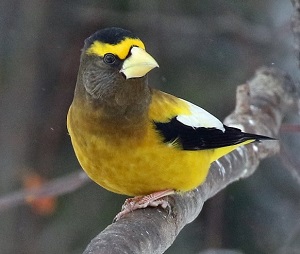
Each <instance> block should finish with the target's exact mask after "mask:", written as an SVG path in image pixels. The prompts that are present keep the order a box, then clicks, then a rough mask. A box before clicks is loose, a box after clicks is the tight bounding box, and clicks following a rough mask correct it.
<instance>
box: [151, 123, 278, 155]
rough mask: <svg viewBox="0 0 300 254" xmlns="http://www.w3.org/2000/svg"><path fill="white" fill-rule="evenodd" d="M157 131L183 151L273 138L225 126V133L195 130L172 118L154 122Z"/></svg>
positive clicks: (167, 141) (214, 129) (166, 140)
mask: <svg viewBox="0 0 300 254" xmlns="http://www.w3.org/2000/svg"><path fill="white" fill-rule="evenodd" d="M154 124H155V126H156V129H157V130H158V131H159V132H160V134H161V135H162V136H163V137H164V142H166V143H171V142H176V143H177V144H179V145H180V146H181V148H182V149H183V150H204V149H214V148H218V147H224V146H231V145H235V144H239V143H242V142H244V141H247V140H256V141H259V140H263V139H269V140H273V138H270V137H266V136H261V135H256V134H251V133H245V132H242V131H241V130H240V129H237V128H233V127H228V126H225V125H224V128H225V131H224V132H223V131H222V130H219V129H217V128H204V127H200V128H193V127H191V126H187V125H185V124H183V123H181V122H180V121H178V120H177V119H176V117H174V118H172V119H171V121H170V122H167V123H158V122H154Z"/></svg>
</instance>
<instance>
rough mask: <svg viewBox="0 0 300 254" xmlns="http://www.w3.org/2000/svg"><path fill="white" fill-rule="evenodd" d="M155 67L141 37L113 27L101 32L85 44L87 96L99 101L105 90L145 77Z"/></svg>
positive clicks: (83, 65) (84, 76) (83, 66)
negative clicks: (92, 96) (117, 84)
mask: <svg viewBox="0 0 300 254" xmlns="http://www.w3.org/2000/svg"><path fill="white" fill-rule="evenodd" d="M155 67H158V64H157V62H156V61H155V60H154V58H153V57H152V56H151V55H149V54H148V53H147V52H146V50H145V46H144V43H143V42H142V41H141V40H140V39H139V38H138V37H136V36H135V35H134V34H133V33H132V32H130V31H128V30H124V29H121V28H115V27H112V28H105V29H102V30H99V31H97V32H96V33H94V34H93V35H91V36H90V37H88V38H87V39H86V40H85V44H84V48H83V50H82V55H81V70H80V71H81V73H82V75H83V76H82V81H83V83H84V86H85V88H86V90H87V92H88V93H90V94H92V95H96V97H98V96H99V94H98V93H99V91H101V90H102V88H105V87H107V86H110V85H111V84H115V83H120V82H122V83H124V81H126V80H130V79H137V78H142V77H145V76H146V74H147V73H148V72H149V71H150V70H152V69H153V68H155ZM97 94H98V95H97Z"/></svg>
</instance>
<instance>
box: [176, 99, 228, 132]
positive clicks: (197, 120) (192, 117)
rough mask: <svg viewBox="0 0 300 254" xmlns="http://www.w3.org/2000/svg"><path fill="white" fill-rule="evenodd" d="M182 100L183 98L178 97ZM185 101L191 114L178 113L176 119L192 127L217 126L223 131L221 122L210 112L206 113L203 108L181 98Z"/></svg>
mask: <svg viewBox="0 0 300 254" xmlns="http://www.w3.org/2000/svg"><path fill="white" fill-rule="evenodd" d="M180 100H183V99H180ZM183 101H184V102H185V103H187V104H188V106H189V107H190V111H191V114H189V115H178V116H177V117H176V119H177V120H178V121H179V122H181V123H183V124H185V125H187V126H191V127H193V128H199V127H205V128H217V129H219V130H221V131H223V132H224V131H225V129H224V126H223V123H222V122H221V121H220V120H219V119H218V118H216V117H215V116H213V115H212V114H210V113H208V112H207V111H206V110H204V109H203V108H200V107H198V106H196V105H194V104H193V103H190V102H188V101H186V100H183Z"/></svg>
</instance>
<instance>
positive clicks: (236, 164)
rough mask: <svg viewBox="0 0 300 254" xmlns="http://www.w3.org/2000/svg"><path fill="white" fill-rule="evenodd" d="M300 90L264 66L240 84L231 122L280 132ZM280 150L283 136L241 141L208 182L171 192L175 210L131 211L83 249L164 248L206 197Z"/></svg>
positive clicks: (98, 252)
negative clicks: (241, 144)
mask: <svg viewBox="0 0 300 254" xmlns="http://www.w3.org/2000/svg"><path fill="white" fill-rule="evenodd" d="M298 100H299V98H298V92H297V89H296V86H295V85H294V83H293V82H292V80H291V79H290V78H289V76H287V75H286V74H285V73H282V72H281V71H279V70H278V69H275V68H266V67H264V68H261V69H259V70H258V71H257V72H256V74H255V76H254V78H253V79H252V80H250V81H249V82H248V84H246V85H242V86H240V87H239V88H238V89H237V107H236V109H235V111H234V112H233V113H232V114H231V115H230V116H228V117H227V119H226V120H225V123H226V124H227V125H235V126H238V127H239V128H242V129H244V130H245V131H249V132H253V133H259V134H264V135H269V136H277V134H278V131H279V129H280V126H281V122H282V119H283V117H284V115H285V112H286V111H287V110H288V109H289V110H290V109H291V108H293V107H294V108H296V105H297V103H298ZM278 150H279V144H278V141H265V142H261V143H254V144H252V145H248V146H244V147H240V148H238V149H237V150H235V151H234V152H232V153H231V154H229V155H227V156H225V157H223V158H221V159H220V160H218V161H217V162H215V163H213V165H212V166H211V169H210V172H209V174H208V177H207V179H206V181H205V182H204V184H202V185H201V186H199V187H198V188H197V189H195V190H193V191H190V192H187V193H184V194H176V195H173V196H171V197H169V201H170V204H171V210H170V211H169V214H168V211H165V210H163V209H161V208H147V209H141V210H137V211H134V212H132V213H131V214H129V215H128V216H126V217H124V218H122V219H121V220H119V221H117V222H116V223H113V224H111V225H109V226H108V227H107V228H106V229H104V230H103V231H102V232H101V233H100V234H98V235H97V236H96V237H95V238H94V239H93V240H92V241H91V243H90V244H89V245H88V246H87V248H86V250H85V251H84V254H102V253H105V254H108V253H109V254H117V253H118V254H120V253H121V254H127V253H128V254H129V253H130V254H134V253H156V254H158V253H163V252H164V251H165V250H166V249H167V248H168V247H169V246H170V245H171V244H172V243H173V241H174V240H175V238H176V236H177V235H178V233H179V232H180V230H181V229H182V228H183V227H184V226H185V225H186V224H188V223H190V222H192V221H193V220H194V219H195V218H196V217H197V216H198V214H199V213H200V211H201V209H202V206H203V204H204V202H205V201H206V200H207V199H209V198H210V197H212V196H214V195H215V194H216V193H217V192H219V191H221V190H222V189H224V188H225V187H226V186H227V185H229V184H230V183H232V182H235V181H237V180H239V179H240V178H244V177H248V176H249V175H251V174H252V173H254V171H255V170H256V168H257V166H258V164H259V161H260V160H261V159H263V158H265V157H267V156H270V155H273V154H275V153H276V152H278Z"/></svg>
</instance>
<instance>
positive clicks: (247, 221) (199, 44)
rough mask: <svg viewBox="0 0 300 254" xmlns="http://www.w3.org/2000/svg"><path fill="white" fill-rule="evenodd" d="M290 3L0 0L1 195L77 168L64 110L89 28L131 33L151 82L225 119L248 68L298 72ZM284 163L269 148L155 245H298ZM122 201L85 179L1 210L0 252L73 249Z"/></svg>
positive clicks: (288, 140) (293, 156)
mask: <svg viewBox="0 0 300 254" xmlns="http://www.w3.org/2000/svg"><path fill="white" fill-rule="evenodd" d="M292 11H293V9H292V4H291V3H290V1H282V0H265V1H260V0H251V1H250V0H244V1H235V0H202V1H180V0H172V1H159V0H151V1H125V0H119V1H114V0H102V1H95V0H94V1H92V0H86V1H79V0H72V1H70V0H69V1H61V0H60V1H59V0H52V1H46V0H28V1H24V0H23V1H22V0H9V1H8V0H1V2H0V198H1V196H4V195H8V194H9V193H11V192H13V191H16V190H20V189H23V188H24V189H28V188H31V187H33V186H39V185H41V184H43V183H44V182H47V181H48V180H51V179H57V178H60V177H62V176H65V175H68V174H70V173H72V172H76V171H78V170H79V169H80V166H79V164H78V162H77V160H76V158H75V155H74V152H73V149H72V146H71V143H70V138H69V136H68V133H67V129H66V114H67V110H68V107H69V105H70V103H71V101H72V96H73V90H74V86H75V83H76V75H77V71H78V65H79V57H80V49H81V48H82V46H83V40H84V39H85V38H86V37H88V36H89V35H90V34H92V33H93V32H95V31H96V30H98V29H100V28H105V27H109V26H120V27H123V28H126V29H129V30H132V31H134V33H135V34H136V35H138V36H139V37H140V38H141V39H142V40H143V41H144V42H145V44H146V48H147V51H148V52H149V53H150V54H151V55H152V56H154V58H155V59H156V60H157V61H158V63H159V65H160V68H159V69H155V70H153V71H152V72H151V74H150V77H149V78H150V84H151V85H152V86H154V87H156V88H159V89H162V90H164V91H166V92H169V93H172V94H175V95H177V96H179V97H182V98H185V99H187V100H189V101H191V102H193V103H195V104H198V105H201V106H202V107H203V108H205V109H207V110H208V111H210V112H211V113H213V114H214V115H216V116H217V117H218V118H220V119H224V117H225V116H226V115H228V114H229V113H230V112H231V111H232V110H233V108H234V105H235V89H236V86H237V85H239V84H242V83H244V82H246V81H247V79H250V78H251V76H252V75H253V74H254V72H255V70H256V69H257V68H258V67H260V66H262V65H267V66H275V67H279V68H282V69H283V70H285V71H288V72H289V73H290V74H291V75H292V76H293V77H294V79H297V77H299V72H298V67H297V60H296V54H295V52H294V48H293V36H292V33H291V31H290V17H291V15H292ZM289 121H291V122H294V123H296V122H298V123H299V118H298V117H295V116H290V117H289ZM297 135H298V136H299V134H297V133H282V135H281V142H282V144H284V146H285V147H286V148H288V150H287V153H288V155H289V156H290V157H289V158H290V159H289V161H290V162H292V164H293V163H295V165H296V167H298V168H299V163H300V161H299V158H298V157H299V156H298V154H297V151H299V148H300V147H299V146H300V145H299V144H300V142H299V137H297ZM293 151H294V152H293ZM297 159H298V161H297ZM287 164H288V163H286V161H284V160H282V158H280V156H275V157H273V158H270V159H267V160H265V161H264V162H263V163H262V164H261V166H260V169H259V170H257V171H256V173H255V174H254V175H253V176H251V177H250V178H247V179H245V180H242V181H240V182H237V183H234V184H232V185H231V186H229V187H228V188H227V189H226V190H224V191H222V192H221V193H219V194H218V195H216V196H215V197H214V198H212V199H211V200H209V201H208V202H207V203H206V204H205V206H204V209H203V211H202V213H201V215H200V216H199V217H198V218H197V219H196V220H195V221H194V222H193V223H191V224H190V225H188V226H187V227H185V228H184V229H183V231H182V232H181V234H180V236H179V237H178V239H177V240H176V241H175V243H174V245H173V246H172V247H171V248H170V249H169V250H168V251H167V252H166V253H168V254H171V253H174V254H179V253H183V254H192V253H200V252H201V251H205V250H207V249H211V248H213V249H231V250H237V251H238V252H237V253H250V254H251V253H256V254H260V253H261V254H265V253H278V254H279V253H282V254H283V253H300V212H299V211H300V202H299V200H300V188H299V181H298V182H297V180H296V179H295V178H294V177H293V176H292V174H290V173H289V170H287V168H288V167H291V165H287ZM297 165H298V166H297ZM124 199H125V197H124V196H120V195H116V194H113V193H110V192H108V191H106V190H104V189H102V188H101V187H99V186H97V185H96V184H94V183H92V182H89V183H87V184H85V185H84V186H83V187H82V188H80V189H77V190H76V191H74V192H72V193H70V194H66V195H63V196H60V197H57V198H50V199H44V200H41V202H38V203H37V202H31V201H30V200H28V202H27V205H21V206H18V207H14V208H11V209H5V210H3V211H1V210H0V253H3V254H11V253H24V254H27V253H28V254H29V253H30V254H37V253H46V254H52V253H66V254H69V253H70V254H71V253H72V254H78V253H82V252H83V250H84V249H85V247H86V245H87V244H88V243H89V241H90V240H91V239H92V238H93V237H94V236H96V235H97V234H98V233H99V232H100V231H101V230H103V229H104V228H105V227H106V226H107V225H108V224H110V223H111V221H112V219H113V217H114V216H115V214H116V213H117V212H118V211H119V210H120V208H121V205H122V203H123V202H124ZM203 253H204V252H203ZM221 253H222V252H221ZM223 253H224V252H223Z"/></svg>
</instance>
